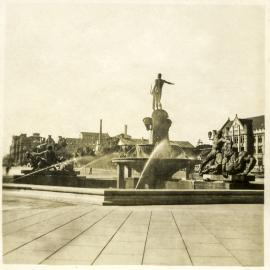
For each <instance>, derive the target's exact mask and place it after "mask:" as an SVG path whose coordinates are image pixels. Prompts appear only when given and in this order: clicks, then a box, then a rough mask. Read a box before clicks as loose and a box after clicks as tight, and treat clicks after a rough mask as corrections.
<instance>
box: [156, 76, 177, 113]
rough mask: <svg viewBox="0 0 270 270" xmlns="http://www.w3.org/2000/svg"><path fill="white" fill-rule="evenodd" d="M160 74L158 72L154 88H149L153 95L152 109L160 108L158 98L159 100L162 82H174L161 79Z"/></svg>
mask: <svg viewBox="0 0 270 270" xmlns="http://www.w3.org/2000/svg"><path fill="white" fill-rule="evenodd" d="M161 76H162V75H161V73H159V74H158V77H157V79H156V80H155V85H154V88H153V89H151V94H152V95H153V110H158V109H162V105H161V102H160V100H161V94H162V87H163V84H164V83H167V84H172V85H174V83H171V82H168V81H165V80H163V79H161Z"/></svg>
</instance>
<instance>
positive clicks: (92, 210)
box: [3, 208, 97, 256]
mask: <svg viewBox="0 0 270 270" xmlns="http://www.w3.org/2000/svg"><path fill="white" fill-rule="evenodd" d="M95 210H97V208H94V209H91V211H88V212H86V213H84V214H82V215H80V216H79V217H76V218H74V219H72V220H70V221H68V222H66V223H64V224H61V225H59V226H58V227H55V228H54V229H52V230H50V231H48V232H46V233H44V234H42V235H40V236H38V237H36V238H34V239H32V240H30V241H28V242H26V243H24V244H22V245H20V246H18V247H16V248H14V249H12V250H10V251H8V252H6V253H5V254H4V255H3V256H5V255H7V254H9V253H11V252H13V251H15V250H17V249H19V248H21V247H23V246H25V245H27V244H29V243H31V242H33V241H35V240H37V239H39V238H41V237H43V236H45V235H47V234H49V233H51V232H53V231H55V230H57V229H59V228H61V227H63V226H65V225H67V224H69V223H71V222H73V221H74V220H76V219H79V218H81V217H83V216H85V215H87V214H89V213H92V212H94V211H95Z"/></svg>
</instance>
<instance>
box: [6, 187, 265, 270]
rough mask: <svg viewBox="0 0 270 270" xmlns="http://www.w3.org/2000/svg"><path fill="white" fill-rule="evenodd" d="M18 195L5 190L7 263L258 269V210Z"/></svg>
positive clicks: (260, 247)
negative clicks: (102, 202)
mask: <svg viewBox="0 0 270 270" xmlns="http://www.w3.org/2000/svg"><path fill="white" fill-rule="evenodd" d="M19 193H20V194H21V193H22V192H21V191H8V190H4V191H3V262H4V263H5V264H43V265H46V264H48V265H112V264H119V265H181V266H183V265H197V266H198V265H199V266H204V265H207V266H213V265H215V266H224V265H226V266H262V265H263V205H262V204H252V205H251V204H241V205H240V204H227V205H173V206H136V207H135V206H134V207H131V206H128V207H122V206H121V207H118V206H102V205H98V204H93V203H89V202H86V201H82V202H81V203H80V202H74V201H72V200H71V201H69V202H68V200H66V201H62V202H60V201H58V202H56V201H55V200H52V199H46V200H45V199H44V198H43V199H42V198H40V199H38V198H34V197H32V198H31V197H27V196H25V197H24V196H22V195H20V196H17V195H18V194H19ZM55 196H57V193H56V192H55Z"/></svg>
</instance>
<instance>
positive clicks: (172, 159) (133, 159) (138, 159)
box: [112, 157, 196, 162]
mask: <svg viewBox="0 0 270 270" xmlns="http://www.w3.org/2000/svg"><path fill="white" fill-rule="evenodd" d="M148 159H149V158H148V157H147V158H136V157H125V158H113V159H112V162H126V161H146V160H148ZM151 159H152V160H164V161H165V160H166V161H176V160H177V161H181V160H183V161H193V160H194V161H196V159H189V158H151Z"/></svg>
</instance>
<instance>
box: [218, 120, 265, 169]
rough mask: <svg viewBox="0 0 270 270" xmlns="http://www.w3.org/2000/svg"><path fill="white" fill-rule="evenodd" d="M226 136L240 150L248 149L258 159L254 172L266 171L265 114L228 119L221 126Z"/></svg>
mask: <svg viewBox="0 0 270 270" xmlns="http://www.w3.org/2000/svg"><path fill="white" fill-rule="evenodd" d="M221 130H222V131H223V134H224V136H225V137H226V138H230V139H231V140H232V141H233V143H234V144H235V145H237V147H238V151H243V150H244V151H247V152H248V153H250V154H253V155H254V157H255V158H256V159H257V164H256V166H255V167H254V169H253V172H257V173H263V172H264V151H265V120H264V115H260V116H256V117H250V118H238V116H237V115H236V116H235V118H234V120H232V121H231V120H230V119H228V120H227V121H226V122H225V124H224V125H223V126H222V127H221Z"/></svg>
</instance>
